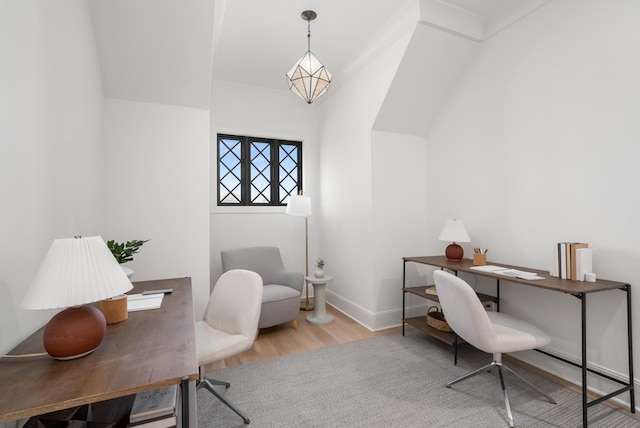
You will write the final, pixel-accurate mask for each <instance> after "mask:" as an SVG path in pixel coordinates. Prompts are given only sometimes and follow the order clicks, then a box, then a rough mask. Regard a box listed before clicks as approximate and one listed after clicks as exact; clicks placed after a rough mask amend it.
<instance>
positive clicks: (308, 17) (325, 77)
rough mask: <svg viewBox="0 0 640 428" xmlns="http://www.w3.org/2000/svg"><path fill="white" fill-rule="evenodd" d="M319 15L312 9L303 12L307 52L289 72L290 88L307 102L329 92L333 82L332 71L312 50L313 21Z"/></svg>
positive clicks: (309, 102)
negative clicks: (330, 71) (305, 23)
mask: <svg viewBox="0 0 640 428" xmlns="http://www.w3.org/2000/svg"><path fill="white" fill-rule="evenodd" d="M317 16H318V15H317V14H316V13H315V12H314V11H312V10H305V11H304V12H302V14H301V17H302V19H304V20H305V21H307V53H305V54H304V55H303V56H302V58H300V59H299V60H298V62H296V64H295V65H294V66H293V67H291V70H289V72H288V73H287V80H288V81H289V89H290V90H291V91H292V92H293V93H294V94H296V95H297V96H299V97H300V98H302V99H303V100H305V101H306V102H307V104H311V103H312V102H314V101H315V100H316V99H318V97H320V96H321V95H322V94H324V93H325V92H327V89H328V88H329V83H331V73H329V70H327V68H326V67H325V66H324V65H322V63H321V62H320V61H319V60H318V58H316V57H315V55H314V54H313V53H312V52H311V21H313V20H314V19H316V17H317Z"/></svg>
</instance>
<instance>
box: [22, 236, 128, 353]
mask: <svg viewBox="0 0 640 428" xmlns="http://www.w3.org/2000/svg"><path fill="white" fill-rule="evenodd" d="M132 288H133V285H132V284H131V281H129V278H127V275H126V274H125V273H124V271H123V270H122V268H121V267H120V265H119V264H118V262H117V261H116V259H115V257H114V256H113V254H112V253H111V251H110V250H109V248H108V247H107V244H106V243H105V242H104V241H103V239H102V238H101V237H99V236H93V237H88V238H81V237H78V238H70V239H56V240H55V241H54V242H53V244H52V245H51V248H50V249H49V252H48V253H47V255H46V257H45V259H44V261H43V262H42V265H41V266H40V269H39V270H38V273H37V274H36V277H35V279H34V280H33V283H32V284H31V287H30V288H29V290H28V291H27V294H26V296H25V297H24V300H23V302H22V306H23V307H24V308H26V309H56V308H67V309H65V310H63V311H62V312H59V313H58V314H57V315H55V316H54V317H53V318H52V319H51V320H50V321H49V323H48V324H47V326H46V327H45V329H44V335H43V344H44V347H45V350H46V351H47V352H48V353H49V354H50V355H51V356H52V357H54V358H57V359H61V360H67V359H73V358H78V357H81V356H84V355H87V354H89V353H91V352H93V351H94V350H95V349H96V348H97V347H98V346H99V345H100V343H102V339H103V338H104V335H105V333H106V321H105V318H104V315H103V314H102V312H100V310H98V309H97V308H95V307H93V306H81V305H84V304H86V303H92V302H97V301H100V300H104V299H108V298H110V297H114V296H117V295H119V294H122V293H124V292H126V291H129V290H131V289H132Z"/></svg>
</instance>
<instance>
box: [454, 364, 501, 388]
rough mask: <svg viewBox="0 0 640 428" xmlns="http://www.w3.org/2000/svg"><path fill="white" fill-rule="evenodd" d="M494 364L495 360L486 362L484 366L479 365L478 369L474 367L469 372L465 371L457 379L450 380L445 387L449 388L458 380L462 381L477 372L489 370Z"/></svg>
mask: <svg viewBox="0 0 640 428" xmlns="http://www.w3.org/2000/svg"><path fill="white" fill-rule="evenodd" d="M495 366H496V363H495V361H492V362H491V363H490V364H487V365H486V366H483V367H480V368H479V369H476V370H474V371H472V372H470V373H467V374H466V375H464V376H462V377H459V378H458V379H455V380H452V381H451V382H449V383H448V384H447V388H451V386H452V385H455V384H456V383H458V382H462V381H463V380H466V379H469V378H470V377H473V376H475V375H477V374H480V373H482V372H484V371H488V370H491V369H492V368H494V367H495Z"/></svg>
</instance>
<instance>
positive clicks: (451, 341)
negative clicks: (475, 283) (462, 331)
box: [402, 285, 497, 346]
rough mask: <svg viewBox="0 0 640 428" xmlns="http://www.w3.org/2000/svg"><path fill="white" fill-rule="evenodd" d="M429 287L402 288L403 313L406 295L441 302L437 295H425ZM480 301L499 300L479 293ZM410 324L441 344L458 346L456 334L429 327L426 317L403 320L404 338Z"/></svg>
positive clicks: (458, 341)
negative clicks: (405, 327)
mask: <svg viewBox="0 0 640 428" xmlns="http://www.w3.org/2000/svg"><path fill="white" fill-rule="evenodd" d="M427 287H429V286H428V285H423V286H420V287H403V288H402V294H403V298H402V313H403V314H404V313H405V296H406V293H409V294H413V295H414V296H420V297H422V298H423V299H427V300H430V301H432V302H440V300H439V299H438V296H437V295H435V294H427V293H425V291H424V290H425V289H426V288H427ZM477 294H478V297H479V298H480V301H481V302H482V303H486V302H496V301H497V298H496V297H495V296H490V295H488V294H482V293H477ZM405 324H409V325H410V326H411V327H413V328H416V329H418V330H420V331H421V332H423V333H425V334H428V335H429V336H431V337H433V338H435V339H438V340H439V341H441V342H444V343H446V344H447V345H451V346H455V345H456V334H455V333H450V332H447V331H440V330H437V329H435V328H433V327H431V326H429V325H427V320H426V316H421V317H412V318H402V335H403V336H404V325H405ZM457 343H458V344H461V343H464V341H463V340H462V339H461V338H458V339H457Z"/></svg>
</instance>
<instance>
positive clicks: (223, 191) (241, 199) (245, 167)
mask: <svg viewBox="0 0 640 428" xmlns="http://www.w3.org/2000/svg"><path fill="white" fill-rule="evenodd" d="M217 184H218V206H281V205H286V203H287V200H288V199H289V196H291V195H296V194H297V193H298V191H299V190H301V189H302V142H301V141H285V140H274V139H269V138H256V137H241V136H237V135H223V134H218V183H217Z"/></svg>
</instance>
